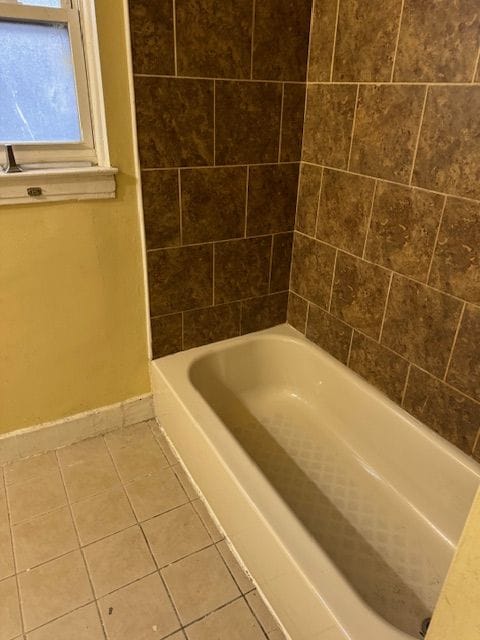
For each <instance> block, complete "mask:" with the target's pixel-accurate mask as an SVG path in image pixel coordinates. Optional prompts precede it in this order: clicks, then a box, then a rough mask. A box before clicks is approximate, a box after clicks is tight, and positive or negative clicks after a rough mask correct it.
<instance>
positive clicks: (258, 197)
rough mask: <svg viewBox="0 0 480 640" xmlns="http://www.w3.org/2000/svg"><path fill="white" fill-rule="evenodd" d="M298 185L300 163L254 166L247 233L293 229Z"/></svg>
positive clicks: (257, 234) (250, 178) (255, 234)
mask: <svg viewBox="0 0 480 640" xmlns="http://www.w3.org/2000/svg"><path fill="white" fill-rule="evenodd" d="M297 188H298V164H272V165H260V166H256V167H251V169H250V174H249V180H248V216H247V235H248V236H259V235H265V234H269V233H279V232H281V231H290V230H291V229H293V226H294V224H295V208H296V204H297Z"/></svg>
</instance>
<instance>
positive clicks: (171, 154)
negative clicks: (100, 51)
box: [135, 76, 214, 169]
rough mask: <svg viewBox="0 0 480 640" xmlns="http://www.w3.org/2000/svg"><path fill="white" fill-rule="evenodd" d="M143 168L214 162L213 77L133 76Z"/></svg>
mask: <svg viewBox="0 0 480 640" xmlns="http://www.w3.org/2000/svg"><path fill="white" fill-rule="evenodd" d="M135 99H136V110H137V130H138V148H139V153H140V161H141V165H142V168H143V169H147V168H162V167H184V166H187V167H195V166H198V165H211V164H213V146H214V145H213V138H214V132H213V81H210V80H190V79H180V78H154V77H138V76H137V77H136V78H135Z"/></svg>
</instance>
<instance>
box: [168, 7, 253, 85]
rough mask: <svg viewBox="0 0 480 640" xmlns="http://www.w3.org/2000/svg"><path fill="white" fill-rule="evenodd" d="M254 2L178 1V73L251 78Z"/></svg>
mask: <svg viewBox="0 0 480 640" xmlns="http://www.w3.org/2000/svg"><path fill="white" fill-rule="evenodd" d="M252 8H253V5H252V2H245V0H196V1H195V2H191V0H176V5H175V12H176V27H177V31H176V37H177V64H178V73H179V75H183V76H201V77H207V78H249V77H250V58H251V38H252Z"/></svg>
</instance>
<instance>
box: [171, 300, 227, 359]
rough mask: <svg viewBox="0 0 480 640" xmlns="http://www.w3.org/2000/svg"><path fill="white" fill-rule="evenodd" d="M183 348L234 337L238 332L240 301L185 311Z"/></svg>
mask: <svg viewBox="0 0 480 640" xmlns="http://www.w3.org/2000/svg"><path fill="white" fill-rule="evenodd" d="M183 318H184V320H183V343H184V348H185V349H192V348H193V347H200V346H201V345H203V344H210V343H211V342H218V341H219V340H227V339H228V338H235V337H236V336H238V335H239V334H240V303H239V302H233V303H231V304H220V305H217V306H215V307H207V308H205V309H195V310H193V311H186V312H185V313H184V316H183Z"/></svg>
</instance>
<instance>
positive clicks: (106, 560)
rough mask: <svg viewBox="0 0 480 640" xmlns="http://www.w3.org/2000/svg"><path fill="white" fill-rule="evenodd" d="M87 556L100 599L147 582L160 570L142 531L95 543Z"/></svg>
mask: <svg viewBox="0 0 480 640" xmlns="http://www.w3.org/2000/svg"><path fill="white" fill-rule="evenodd" d="M84 552H85V557H86V560H87V564H88V570H89V571H90V576H91V578H92V582H93V587H94V589H95V592H96V594H97V596H98V597H100V596H104V595H106V594H107V593H110V592H111V591H114V590H115V589H119V588H120V587H123V586H125V585H126V584H128V583H130V582H133V581H134V580H138V579H139V578H143V577H144V576H146V575H147V574H148V573H151V572H153V571H154V570H155V568H156V567H155V563H154V561H153V558H152V555H151V553H150V551H149V549H148V547H147V543H146V542H145V538H144V537H143V534H142V532H141V530H140V528H139V527H131V528H130V529H126V530H125V531H121V532H120V533H116V534H115V535H113V536H110V537H109V538H105V539H103V540H100V541H99V542H94V543H93V544H92V545H90V546H88V547H85V550H84Z"/></svg>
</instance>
